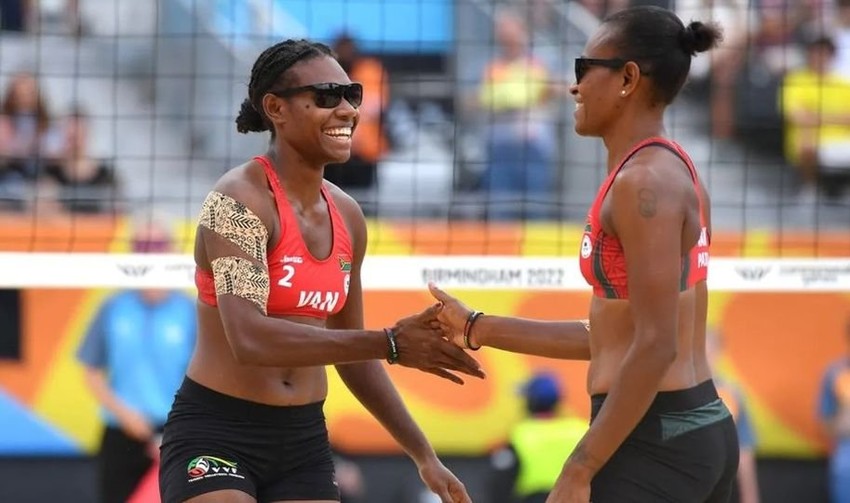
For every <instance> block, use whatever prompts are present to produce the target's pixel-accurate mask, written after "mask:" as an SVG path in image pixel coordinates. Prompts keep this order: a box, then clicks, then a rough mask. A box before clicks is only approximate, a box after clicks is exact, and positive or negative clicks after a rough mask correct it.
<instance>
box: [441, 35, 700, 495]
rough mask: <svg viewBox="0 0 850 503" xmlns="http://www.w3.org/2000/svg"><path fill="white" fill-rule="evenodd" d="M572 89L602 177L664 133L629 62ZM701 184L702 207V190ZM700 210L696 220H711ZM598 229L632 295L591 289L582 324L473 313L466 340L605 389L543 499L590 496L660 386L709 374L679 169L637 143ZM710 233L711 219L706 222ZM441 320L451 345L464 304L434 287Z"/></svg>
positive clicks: (600, 49) (689, 212)
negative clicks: (683, 284) (578, 366)
mask: <svg viewBox="0 0 850 503" xmlns="http://www.w3.org/2000/svg"><path fill="white" fill-rule="evenodd" d="M615 29H616V28H614V27H612V26H610V25H603V26H602V27H601V28H600V29H599V31H598V32H597V33H596V34H595V35H594V36H593V37H592V38H591V39H590V40H589V42H588V43H587V45H586V47H585V51H584V56H585V57H589V58H598V59H611V58H618V57H620V54H618V52H617V50H616V47H614V45H613V44H612V43H611V41H612V40H613V36H614V35H616V33H615V32H614V31H613V30H615ZM570 92H571V94H572V95H573V97H574V98H575V102H576V110H575V122H576V126H575V129H576V132H577V133H578V134H580V135H582V136H594V137H599V138H601V139H602V141H603V143H604V144H605V147H606V149H607V151H608V159H607V171H608V172H609V173H610V172H611V171H612V170H614V169H616V168H617V166H619V164H620V163H621V162H622V160H623V159H624V158H625V156H626V155H627V154H628V152H629V151H630V150H631V149H632V148H633V147H634V146H635V145H637V144H638V143H640V142H641V141H643V140H645V139H648V138H651V137H657V136H662V137H663V136H665V129H664V123H663V115H664V110H665V108H666V103H663V102H661V101H660V100H658V99H656V93H655V87H654V83H653V82H652V80H651V77H649V76H647V75H644V74H642V72H641V68H639V66H638V64H637V63H635V62H628V63H626V64H625V65H624V66H623V67H622V68H619V69H611V68H606V67H602V66H592V67H590V68H589V70H588V71H587V73H586V74H585V76H584V78H583V79H582V81H581V82H579V83H576V84H574V85H573V86H571V88H570ZM699 190H700V191H701V192H702V194H701V197H703V201H705V203H706V204H705V206H706V209H707V208H708V207H709V203H708V195H707V193H706V191H705V188H704V187H703V186H702V184H701V183H700V187H699ZM708 217H709V216H708V215H705V219H706V221H707V222H708V221H709V218H708ZM600 219H601V222H602V226H603V229H604V231H605V233H606V234H607V235H609V236H613V237H616V238H617V239H618V240H619V241H620V243H621V244H622V247H623V250H624V254H625V258H626V270H627V274H628V278H627V282H628V288H629V299H608V298H602V297H596V296H594V297H593V298H592V300H591V303H590V312H589V325H590V327H591V328H590V330H589V331H588V330H587V329H586V328H585V325H584V324H583V323H581V322H578V321H547V322H544V321H536V320H526V319H517V318H508V317H499V316H488V315H485V316H481V317H480V318H479V319H478V320H477V321H476V323H475V325H474V327H473V330H472V331H471V333H470V337H469V339H470V341H469V342H470V345H471V346H478V345H485V346H491V347H496V348H500V349H504V350H508V351H515V352H521V353H527V354H535V355H541V356H548V357H553V358H565V359H589V360H590V367H589V372H588V379H587V391H588V393H589V394H591V395H593V394H599V393H606V394H607V398H606V400H605V403H604V405H603V406H602V409H601V410H600V412H599V414H598V415H597V416H596V418H595V420H594V421H593V424H592V426H591V428H590V430H589V431H588V432H587V434H586V435H585V437H584V439H583V440H582V441H581V442H580V444H579V445H578V447H577V448H576V450H575V451H574V453H573V455H572V456H571V457H570V459H569V460H568V461H567V463H566V464H565V465H564V468H563V470H562V473H561V476H560V477H559V479H558V482H557V484H556V486H555V487H554V488H553V490H552V492H551V493H550V496H549V499H548V502H549V503H587V502H588V501H589V498H590V482H591V479H592V478H593V476H594V475H595V474H596V473H597V472H598V471H599V470H600V469H601V468H602V466H603V465H604V464H605V463H606V462H607V460H608V459H610V457H611V456H612V455H613V454H614V452H615V451H616V450H617V448H618V447H619V446H620V445H621V444H622V443H623V441H624V440H625V439H626V437H627V436H628V435H629V433H631V431H632V430H633V429H634V427H635V426H636V425H637V423H638V422H639V421H640V419H641V418H642V417H643V416H644V414H645V413H646V411H647V409H648V408H649V405H650V403H651V402H652V401H653V399H654V398H655V394H656V393H657V392H658V391H672V390H683V389H688V388H692V387H694V386H696V385H697V384H699V383H701V382H703V381H706V380H708V379H709V378H710V377H711V371H710V369H709V366H708V362H707V359H706V355H705V321H706V312H707V300H708V296H707V290H706V285H705V282H704V281H703V282H701V283H698V284H697V285H696V286H695V287H692V288H690V289H689V290H686V291H683V292H680V289H679V282H680V276H681V273H682V270H681V263H682V258H683V257H684V256H685V255H686V254H687V253H688V252H689V251H690V249H691V248H692V247H693V246H694V245H695V244H696V243H697V240H698V238H699V234H700V229H701V223H700V204H699V198H698V196H697V193H696V192H695V190H694V183H693V180H692V179H691V177H690V174H689V170H688V167H687V166H686V165H685V164H684V162H683V161H682V160H681V159H679V158H678V157H677V156H676V155H675V154H673V153H672V152H669V151H668V150H666V149H662V148H645V149H642V150H640V151H639V152H638V153H637V154H636V155H634V156H633V157H632V158H631V159H630V160H629V161H628V162H627V163H626V165H625V167H624V168H623V170H622V171H620V172H619V174H618V176H617V178H616V180H615V181H614V183H613V184H612V186H611V189H610V191H609V192H608V194H607V195H606V196H605V199H604V201H603V203H602V207H601V211H600ZM708 226H709V229H710V224H708ZM431 290H432V294H433V295H434V296H435V298H436V299H437V300H438V301H440V302H441V303H442V305H443V308H442V310H441V311H440V313H439V315H438V317H439V319H440V321H441V322H442V323H443V327H444V330H445V331H446V332H447V333H449V334H450V337H451V339H452V340H453V341H454V342H455V343H457V344H461V345H462V344H465V341H464V340H463V337H462V336H461V335H460V334H462V333H463V329H464V325H465V323H466V319H467V318H468V316H469V313H470V310H469V308H467V307H466V306H464V305H463V304H461V303H459V302H458V301H457V300H456V299H454V298H453V297H451V296H449V295H448V294H446V293H445V292H443V291H441V290H439V289H438V288H436V287H433V286H432V288H431Z"/></svg>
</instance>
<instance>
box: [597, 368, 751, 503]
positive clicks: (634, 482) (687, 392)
mask: <svg viewBox="0 0 850 503" xmlns="http://www.w3.org/2000/svg"><path fill="white" fill-rule="evenodd" d="M604 401H605V395H594V396H592V397H591V421H592V420H593V418H595V417H596V415H597V414H598V413H599V410H600V409H601V408H602V403H603V402H604ZM738 457H739V447H738V433H737V430H736V429H735V423H734V421H733V419H732V415H731V414H730V413H729V410H728V409H727V408H726V406H725V405H724V404H723V402H722V401H721V400H720V398H719V397H718V396H717V390H716V389H715V387H714V382H713V381H711V380H709V381H705V382H703V383H702V384H699V385H697V386H694V387H693V388H689V389H684V390H678V391H663V392H659V393H658V394H657V395H656V398H655V400H654V401H653V402H652V405H651V406H650V408H649V411H648V412H647V413H646V415H645V416H644V417H643V418H642V419H641V421H640V423H638V425H637V427H636V428H635V429H634V431H632V433H631V434H629V436H628V437H627V438H626V441H625V442H623V444H622V445H621V446H620V447H619V448H618V449H617V451H616V452H615V453H614V455H613V456H612V457H611V459H610V460H609V461H608V463H606V464H605V466H603V467H602V469H601V470H600V471H599V472H598V473H597V474H596V476H595V477H594V478H593V481H592V482H591V501H593V503H644V502H646V503H656V502H671V503H725V502H727V501H729V499H730V497H731V494H732V487H733V483H734V481H735V476H736V474H737V472H738Z"/></svg>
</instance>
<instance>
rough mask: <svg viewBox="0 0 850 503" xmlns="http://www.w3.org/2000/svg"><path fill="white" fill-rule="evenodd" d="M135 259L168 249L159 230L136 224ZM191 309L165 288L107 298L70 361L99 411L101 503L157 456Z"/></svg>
mask: <svg viewBox="0 0 850 503" xmlns="http://www.w3.org/2000/svg"><path fill="white" fill-rule="evenodd" d="M132 251H133V252H135V253H155V252H156V253H167V252H171V251H173V246H172V241H171V237H170V235H169V232H168V230H167V228H166V227H165V226H164V225H163V224H161V223H159V222H145V223H141V224H140V225H139V226H138V227H137V228H136V229H135V231H134V235H133V238H132ZM195 328H196V327H195V303H194V301H193V300H191V299H190V298H189V297H188V296H187V295H186V294H184V293H183V292H179V291H172V290H158V289H157V290H153V289H152V290H132V291H126V292H120V293H116V294H114V295H112V296H110V297H108V298H107V300H106V301H105V302H104V303H103V304H102V306H101V307H100V309H99V310H98V312H97V315H96V316H95V318H94V321H93V323H92V324H91V326H90V327H89V328H88V330H87V331H86V334H85V337H84V339H83V342H82V344H81V346H80V347H79V350H78V352H77V358H78V359H79V361H80V362H81V363H82V364H83V365H84V367H85V380H86V384H87V385H88V387H89V389H90V390H91V392H92V394H93V395H94V397H95V399H96V400H97V402H98V403H99V404H100V406H101V408H102V411H103V420H104V422H105V423H106V428H105V430H104V433H103V441H102V443H101V446H100V453H99V459H98V465H99V477H100V489H99V492H100V497H101V501H102V502H103V503H113V502H114V503H124V502H126V501H127V500H128V498H129V496H130V495H131V494H132V493H133V491H134V489H135V488H136V486H137V485H138V484H139V482H140V480H141V479H142V477H143V476H144V475H145V474H146V473H147V472H148V470H150V469H151V467H152V466H153V463H154V460H155V459H157V458H158V448H159V440H158V437H159V432H160V431H161V428H162V425H163V424H164V423H165V419H166V416H167V414H168V411H169V409H170V408H171V403H172V401H173V400H174V394H175V392H176V391H177V388H178V387H179V386H180V383H181V382H182V380H183V375H184V374H185V371H186V366H187V364H188V361H189V358H190V356H191V353H192V350H193V347H194V342H195Z"/></svg>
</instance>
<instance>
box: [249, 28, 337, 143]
mask: <svg viewBox="0 0 850 503" xmlns="http://www.w3.org/2000/svg"><path fill="white" fill-rule="evenodd" d="M320 56H331V57H333V51H331V49H330V47H328V46H326V45H325V44H320V43H318V42H311V41H309V40H304V39H301V40H292V39H289V40H284V41H283V42H280V43H277V44H275V45H273V46H271V47H269V48H268V49H266V50H265V51H263V52H262V54H260V55H259V57H257V61H255V62H254V66H253V67H252V68H251V81H250V82H249V83H248V97H247V98H245V101H243V102H242V107H241V108H240V110H239V115H238V116H237V117H236V130H237V131H239V132H240V133H250V132H262V131H269V130H272V127H271V123H270V122H269V120H268V117H266V113H265V111H264V110H263V96H265V95H266V93H268V92H269V91H270V90H272V89H274V88H275V87H278V85H280V86H283V87H285V86H286V85H287V84H288V83H289V82H288V79H287V75H286V71H287V70H289V69H290V68H291V67H292V66H293V65H294V64H295V63H298V62H299V61H306V60H308V59H313V58H317V57H320ZM272 134H274V133H272Z"/></svg>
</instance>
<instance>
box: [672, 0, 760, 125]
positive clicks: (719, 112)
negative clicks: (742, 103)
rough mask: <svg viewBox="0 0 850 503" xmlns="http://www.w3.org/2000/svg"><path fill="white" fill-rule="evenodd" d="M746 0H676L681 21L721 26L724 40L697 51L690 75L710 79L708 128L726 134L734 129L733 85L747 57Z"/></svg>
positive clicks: (747, 16)
mask: <svg viewBox="0 0 850 503" xmlns="http://www.w3.org/2000/svg"><path fill="white" fill-rule="evenodd" d="M748 6H749V2H748V0H678V1H677V2H676V14H677V15H678V16H679V17H680V18H682V20H684V21H689V20H691V19H709V20H712V21H715V22H717V23H719V24H720V26H722V27H723V43H722V44H721V45H720V46H719V47H718V48H717V49H716V50H714V51H712V52H711V53H710V54H699V55H697V56H696V57H695V58H694V61H693V64H692V65H691V73H690V77H691V78H695V79H701V78H705V77H708V78H709V79H710V82H711V91H710V96H711V97H710V100H711V132H712V136H713V137H715V138H729V137H731V136H732V134H733V133H734V131H735V87H736V84H737V81H738V77H739V75H740V72H741V69H742V68H743V67H744V63H746V60H747V54H748V50H747V44H748V42H749V41H750V37H751V28H752V27H751V26H750V16H749V12H748V10H747V9H748Z"/></svg>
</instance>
